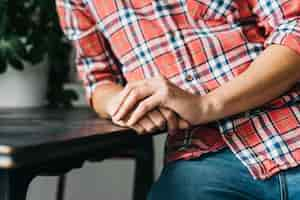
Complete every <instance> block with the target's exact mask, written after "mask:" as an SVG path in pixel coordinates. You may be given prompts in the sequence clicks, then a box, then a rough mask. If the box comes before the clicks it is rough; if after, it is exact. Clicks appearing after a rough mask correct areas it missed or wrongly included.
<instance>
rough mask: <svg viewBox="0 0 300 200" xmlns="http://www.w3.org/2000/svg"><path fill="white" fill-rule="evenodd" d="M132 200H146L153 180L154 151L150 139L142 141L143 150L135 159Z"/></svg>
mask: <svg viewBox="0 0 300 200" xmlns="http://www.w3.org/2000/svg"><path fill="white" fill-rule="evenodd" d="M135 159H136V160H135V180H134V193H133V195H134V197H133V199H134V200H146V197H147V194H148V192H149V190H150V188H151V185H152V183H153V180H154V150H153V141H152V138H151V139H148V140H146V141H144V148H143V149H140V151H138V153H137V155H136V158H135Z"/></svg>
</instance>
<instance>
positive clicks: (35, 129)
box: [0, 108, 151, 169]
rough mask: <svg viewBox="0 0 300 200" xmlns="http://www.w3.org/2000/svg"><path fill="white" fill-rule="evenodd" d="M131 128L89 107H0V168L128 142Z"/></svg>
mask: <svg viewBox="0 0 300 200" xmlns="http://www.w3.org/2000/svg"><path fill="white" fill-rule="evenodd" d="M138 137H151V136H138V135H136V134H135V133H134V132H133V131H132V130H130V129H127V128H122V127H118V126H115V125H113V124H112V123H111V122H110V121H108V120H104V119H100V118H99V117H98V116H97V115H96V114H95V113H94V112H92V111H91V110H90V109H89V108H76V109H69V110H65V109H55V110H53V109H46V108H39V109H0V168H2V169H10V168H18V167H24V166H30V165H34V164H36V163H43V162H46V161H47V162H48V161H49V160H51V159H55V160H59V158H61V159H66V158H68V157H72V156H74V155H81V154H85V153H89V152H97V151H98V152H99V151H101V150H102V149H105V150H107V149H109V148H110V146H111V145H112V144H115V143H116V142H118V143H119V144H120V145H122V144H123V143H124V145H126V144H128V143H129V141H130V143H132V141H133V140H135V139H137V138H138Z"/></svg>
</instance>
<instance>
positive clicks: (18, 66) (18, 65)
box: [8, 57, 24, 71]
mask: <svg viewBox="0 0 300 200" xmlns="http://www.w3.org/2000/svg"><path fill="white" fill-rule="evenodd" d="M8 62H9V63H10V64H11V66H12V67H13V68H15V69H16V70H19V71H22V70H24V64H23V63H22V62H21V61H20V60H18V59H17V58H15V57H12V58H10V59H9V60H8Z"/></svg>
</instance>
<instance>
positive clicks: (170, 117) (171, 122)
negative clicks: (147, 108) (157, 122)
mask: <svg viewBox="0 0 300 200" xmlns="http://www.w3.org/2000/svg"><path fill="white" fill-rule="evenodd" d="M159 110H160V112H161V113H162V114H163V116H164V118H165V119H166V120H167V123H168V130H175V129H178V128H179V125H178V119H177V116H176V114H175V113H174V112H173V111H171V110H169V109H165V108H160V109H159Z"/></svg>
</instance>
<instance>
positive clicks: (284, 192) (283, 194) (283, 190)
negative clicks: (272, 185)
mask: <svg viewBox="0 0 300 200" xmlns="http://www.w3.org/2000/svg"><path fill="white" fill-rule="evenodd" d="M278 180H279V187H280V188H279V189H280V200H288V198H287V188H286V180H285V176H284V174H283V172H281V173H280V174H279V175H278Z"/></svg>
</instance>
